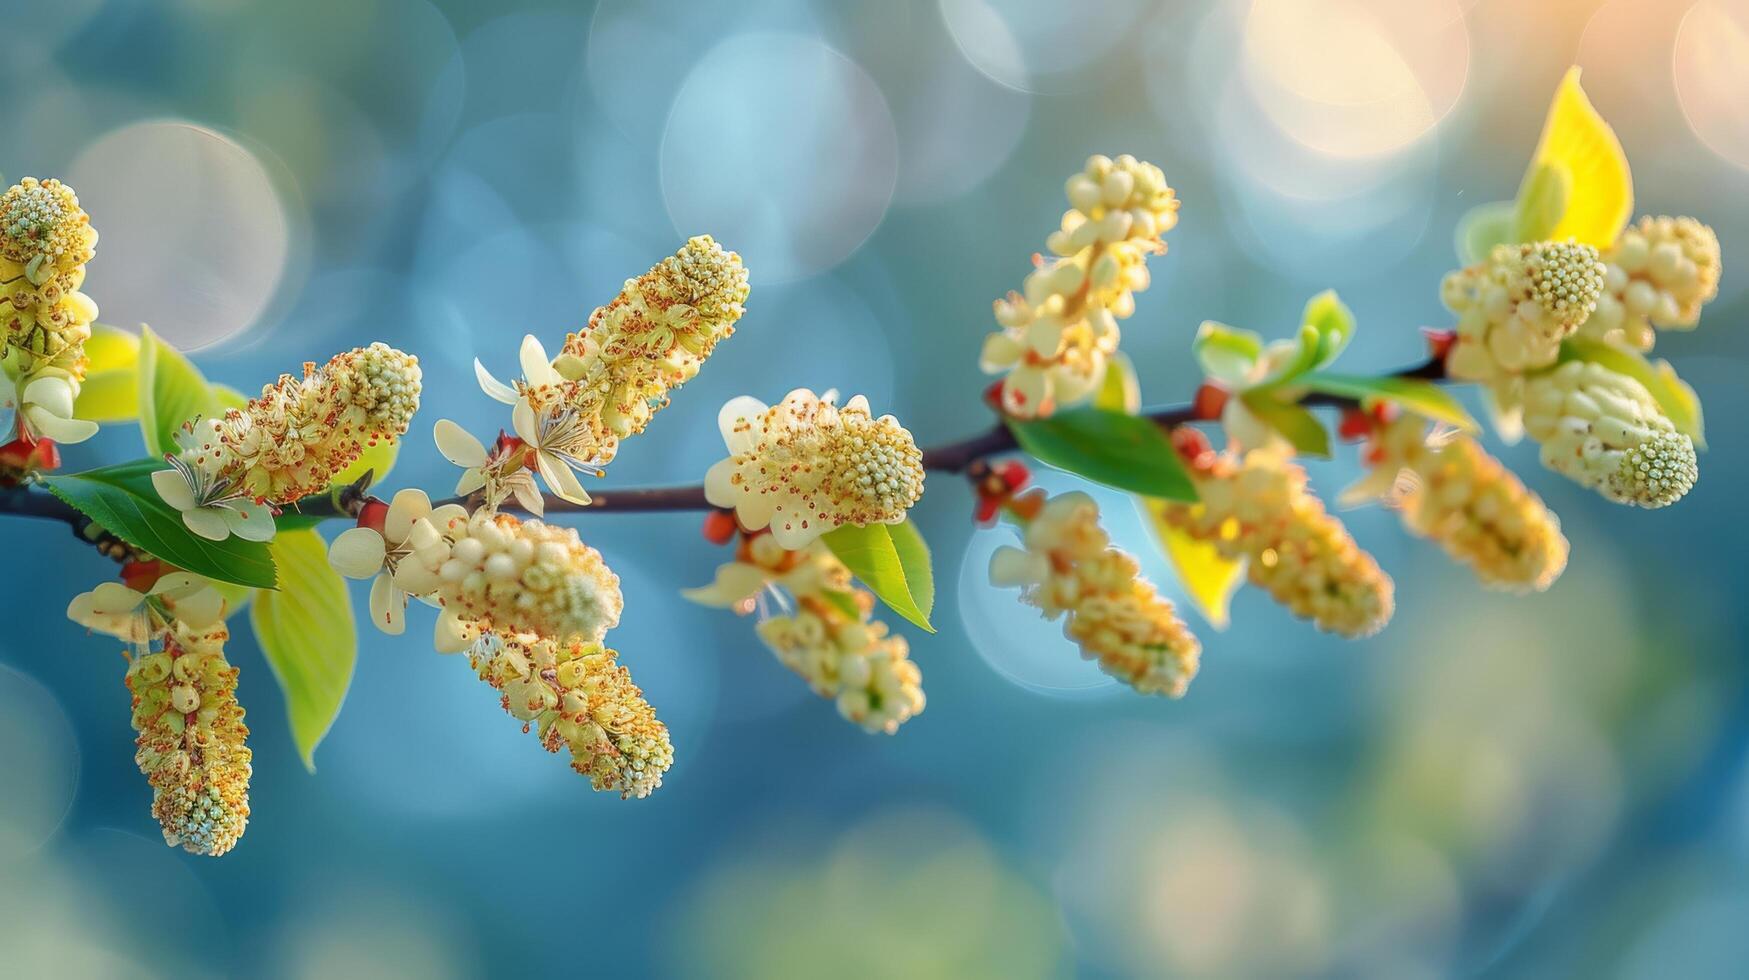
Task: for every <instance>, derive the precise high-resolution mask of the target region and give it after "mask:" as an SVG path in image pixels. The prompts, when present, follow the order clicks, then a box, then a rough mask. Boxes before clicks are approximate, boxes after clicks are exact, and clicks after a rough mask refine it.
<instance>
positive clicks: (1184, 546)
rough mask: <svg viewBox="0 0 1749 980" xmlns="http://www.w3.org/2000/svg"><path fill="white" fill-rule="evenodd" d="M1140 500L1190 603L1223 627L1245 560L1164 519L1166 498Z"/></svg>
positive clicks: (1242, 572)
mask: <svg viewBox="0 0 1749 980" xmlns="http://www.w3.org/2000/svg"><path fill="white" fill-rule="evenodd" d="M1141 500H1142V507H1143V509H1144V510H1145V511H1146V512H1147V514H1148V518H1149V521H1148V523H1149V525H1150V526H1152V528H1153V530H1154V537H1155V538H1156V539H1157V540H1158V541H1159V542H1160V549H1161V550H1162V551H1163V552H1165V554H1166V560H1167V561H1169V562H1171V563H1172V569H1173V571H1175V572H1177V573H1178V581H1179V582H1180V583H1181V584H1183V586H1184V592H1185V594H1186V595H1187V596H1189V597H1190V603H1191V605H1193V606H1195V607H1196V611H1197V612H1199V613H1201V614H1202V618H1204V619H1206V620H1208V622H1209V625H1210V626H1213V627H1214V628H1215V629H1218V630H1224V629H1226V628H1227V622H1228V620H1229V615H1228V608H1229V604H1230V602H1231V600H1232V598H1233V592H1234V591H1235V590H1237V589H1238V588H1239V583H1240V581H1241V580H1242V579H1243V578H1244V577H1245V565H1244V563H1243V562H1239V561H1234V560H1232V559H1229V558H1224V557H1222V556H1221V553H1220V551H1219V550H1218V549H1216V548H1215V546H1214V545H1213V544H1211V543H1209V542H1207V541H1202V540H1200V539H1197V538H1193V537H1191V536H1190V535H1189V534H1187V533H1185V532H1184V531H1181V530H1179V529H1178V528H1176V527H1174V526H1173V525H1171V524H1169V523H1167V522H1166V520H1165V511H1166V508H1167V507H1169V506H1171V505H1170V504H1168V503H1167V502H1166V501H1163V500H1152V499H1149V498H1147V497H1143V498H1141Z"/></svg>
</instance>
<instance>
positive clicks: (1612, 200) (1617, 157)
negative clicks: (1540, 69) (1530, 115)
mask: <svg viewBox="0 0 1749 980" xmlns="http://www.w3.org/2000/svg"><path fill="white" fill-rule="evenodd" d="M1633 209H1634V181H1633V176H1632V175H1631V174H1630V173H1629V172H1628V158H1627V155H1626V154H1624V153H1623V152H1622V149H1621V142H1620V141H1619V140H1617V139H1616V138H1615V131H1614V130H1612V129H1610V128H1609V123H1607V122H1605V121H1604V120H1603V117H1602V116H1600V115H1598V113H1597V109H1596V108H1594V107H1593V106H1592V105H1591V100H1590V99H1588V98H1586V96H1585V90H1584V89H1583V88H1580V87H1579V69H1578V68H1577V67H1574V68H1569V69H1567V74H1566V77H1565V78H1563V79H1561V85H1560V87H1559V88H1558V89H1556V90H1555V99H1554V102H1553V103H1551V104H1550V106H1549V115H1548V120H1547V121H1546V122H1545V123H1544V124H1543V134H1542V140H1541V141H1540V142H1539V143H1538V144H1537V148H1536V155H1535V156H1533V157H1532V158H1531V161H1530V168H1529V169H1528V170H1526V171H1525V175H1524V183H1523V184H1521V185H1520V186H1519V190H1518V234H1519V239H1520V240H1521V241H1544V240H1550V239H1552V240H1554V241H1566V240H1567V239H1569V238H1572V239H1576V240H1578V241H1580V242H1583V243H1585V244H1587V245H1594V246H1596V247H1598V248H1607V247H1609V246H1610V245H1612V244H1614V243H1615V239H1616V236H1617V235H1619V234H1621V230H1622V228H1623V227H1624V226H1626V225H1627V222H1628V218H1629V217H1630V216H1631V215H1632V213H1633Z"/></svg>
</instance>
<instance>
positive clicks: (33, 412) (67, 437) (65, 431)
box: [24, 405, 97, 446]
mask: <svg viewBox="0 0 1749 980" xmlns="http://www.w3.org/2000/svg"><path fill="white" fill-rule="evenodd" d="M24 417H25V418H26V419H28V420H29V421H30V427H31V429H32V430H34V431H35V432H36V433H37V434H38V435H40V436H43V437H44V438H48V439H53V440H54V441H56V442H58V443H61V444H63V445H68V446H70V445H72V444H74V443H76V442H84V441H85V440H87V439H89V438H91V437H92V436H94V435H96V434H97V423H96V422H91V421H87V420H86V419H69V418H64V417H62V416H59V415H52V414H50V413H49V411H48V410H47V409H45V408H43V407H42V406H40V405H27V406H25V409H24Z"/></svg>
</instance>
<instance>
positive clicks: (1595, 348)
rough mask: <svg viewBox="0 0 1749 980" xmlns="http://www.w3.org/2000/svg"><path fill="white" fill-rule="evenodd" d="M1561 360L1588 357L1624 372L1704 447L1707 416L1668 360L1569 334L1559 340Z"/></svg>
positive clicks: (1673, 421)
mask: <svg viewBox="0 0 1749 980" xmlns="http://www.w3.org/2000/svg"><path fill="white" fill-rule="evenodd" d="M1561 360H1562V361H1590V362H1592V363H1594V364H1601V365H1603V366H1604V367H1606V368H1609V369H1610V370H1611V371H1614V372H1616V373H1617V374H1625V375H1627V376H1628V377H1630V378H1633V379H1634V380H1635V381H1638V382H1639V383H1640V384H1643V385H1645V386H1646V390H1647V391H1649V392H1651V393H1652V398H1653V399H1655V400H1656V401H1657V402H1658V407H1659V408H1660V409H1663V411H1664V415H1665V417H1667V418H1669V419H1670V421H1671V422H1672V423H1674V424H1675V426H1676V431H1678V432H1680V433H1682V434H1683V435H1686V436H1688V437H1689V438H1690V439H1693V440H1694V444H1695V446H1696V447H1697V448H1700V449H1705V448H1706V420H1705V419H1704V418H1703V417H1702V416H1701V410H1700V396H1698V395H1696V394H1695V393H1694V389H1693V388H1691V387H1689V386H1688V382H1686V381H1683V380H1682V379H1681V378H1679V377H1677V376H1676V369H1675V368H1673V367H1671V366H1670V362H1669V361H1666V360H1663V359H1662V358H1660V359H1658V360H1655V361H1654V360H1649V359H1647V357H1646V356H1645V355H1644V354H1641V353H1640V352H1639V351H1636V350H1630V349H1628V348H1626V347H1622V346H1619V345H1617V344H1612V343H1608V342H1607V341H1601V340H1587V339H1584V338H1581V337H1570V338H1568V339H1567V340H1564V341H1562V342H1561Z"/></svg>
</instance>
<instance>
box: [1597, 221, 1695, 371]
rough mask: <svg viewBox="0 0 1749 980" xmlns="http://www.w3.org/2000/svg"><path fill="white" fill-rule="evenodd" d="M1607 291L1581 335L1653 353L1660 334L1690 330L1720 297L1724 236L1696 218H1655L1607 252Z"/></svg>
mask: <svg viewBox="0 0 1749 980" xmlns="http://www.w3.org/2000/svg"><path fill="white" fill-rule="evenodd" d="M1603 264H1604V268H1605V273H1604V290H1603V295H1602V297H1601V298H1599V299H1598V301H1597V310H1596V312H1594V313H1592V314H1591V317H1590V319H1588V320H1586V321H1585V324H1584V326H1583V327H1582V328H1581V331H1580V332H1581V333H1582V334H1583V335H1584V336H1586V337H1590V338H1592V339H1596V340H1606V341H1620V342H1621V343H1625V344H1627V345H1628V346H1630V347H1633V348H1635V349H1637V350H1642V351H1644V350H1650V349H1651V348H1652V343H1653V341H1654V340H1655V339H1656V333H1655V330H1672V329H1674V330H1689V329H1693V328H1694V327H1695V326H1696V325H1697V324H1698V323H1700V311H1701V307H1702V306H1705V305H1706V304H1707V303H1709V302H1711V301H1712V300H1713V298H1714V297H1716V296H1718V294H1719V274H1720V271H1721V269H1722V262H1721V258H1720V255H1719V236H1718V235H1716V234H1714V233H1713V230H1712V229H1711V228H1709V227H1707V226H1706V225H1704V224H1701V223H1700V222H1699V221H1696V220H1695V219H1693V218H1669V217H1663V216H1660V217H1656V218H1654V217H1651V216H1649V215H1648V216H1646V217H1643V218H1641V219H1640V220H1639V221H1638V222H1637V223H1635V224H1632V225H1629V226H1628V227H1627V228H1625V229H1623V231H1622V233H1621V236H1620V237H1619V238H1617V239H1616V241H1615V244H1614V245H1612V246H1611V247H1610V248H1609V250H1608V251H1606V252H1604V253H1603Z"/></svg>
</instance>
